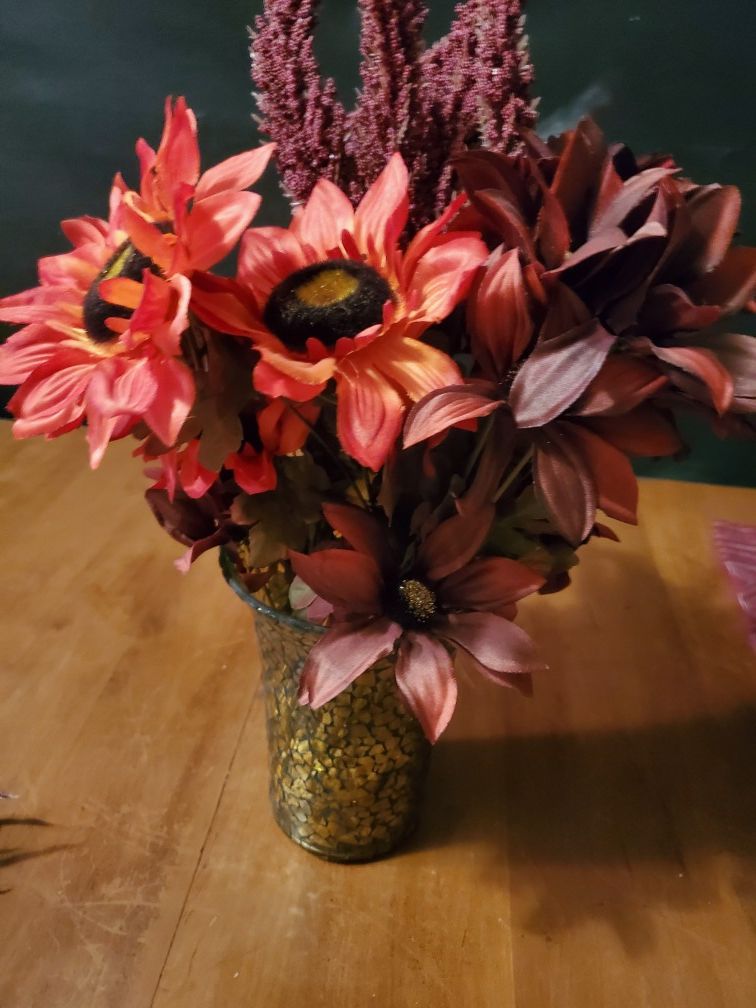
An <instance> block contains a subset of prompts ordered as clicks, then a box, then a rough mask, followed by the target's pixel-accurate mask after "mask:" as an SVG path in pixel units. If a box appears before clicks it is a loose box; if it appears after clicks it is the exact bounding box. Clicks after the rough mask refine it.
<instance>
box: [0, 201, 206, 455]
mask: <svg viewBox="0 0 756 1008" xmlns="http://www.w3.org/2000/svg"><path fill="white" fill-rule="evenodd" d="M122 195H123V191H122V187H121V185H120V184H119V182H118V181H117V182H116V184H115V185H114V186H113V189H112V191H111V214H110V220H109V221H104V220H100V219H98V218H95V217H80V218H77V219H75V220H68V221H64V222H63V225H62V227H63V231H64V233H65V234H66V236H67V237H68V238H69V240H70V241H71V243H72V244H73V246H74V249H73V251H71V252H67V253H64V254H63V255H57V256H51V257H49V258H43V259H41V260H40V261H39V280H40V284H39V286H38V287H35V288H32V289H31V290H28V291H24V292H22V293H21V294H16V295H12V296H10V297H6V298H3V299H2V300H0V320H2V321H5V322H17V323H21V324H23V325H24V328H23V329H21V330H20V331H19V332H18V333H16V334H15V335H13V336H11V337H10V338H9V339H8V340H7V341H6V342H5V344H3V346H2V347H0V383H2V384H9V385H10V384H18V383H20V385H21V387H20V388H19V389H18V391H17V392H16V394H15V395H14V396H13V398H12V399H11V401H10V404H9V408H10V410H11V412H12V413H13V414H14V415H15V417H16V422H15V424H14V435H15V436H16V437H19V438H24V437H31V436H33V435H36V434H45V435H47V436H48V437H56V436H58V435H59V434H64V433H66V432H67V431H69V430H72V429H73V428H75V427H78V426H80V425H81V424H82V422H83V421H84V420H85V419H86V420H87V422H88V431H87V437H88V440H89V446H90V461H91V464H92V466H93V467H95V466H97V465H98V464H99V462H100V460H101V458H102V456H103V453H104V451H105V448H106V446H107V444H108V442H109V441H111V440H114V439H115V438H118V437H123V436H124V435H125V434H127V433H129V431H131V430H132V429H133V427H134V426H135V424H136V423H137V422H138V421H141V420H143V421H145V422H146V423H147V424H148V426H149V427H150V428H151V429H152V430H153V431H154V433H155V434H156V435H157V436H158V437H159V438H160V440H161V441H163V442H164V443H165V444H167V445H170V444H172V443H173V442H174V441H175V439H176V437H177V435H178V432H179V430H180V428H181V425H182V424H183V422H184V420H185V419H186V416H187V414H188V412H189V409H190V407H191V404H192V402H193V399H194V381H193V378H192V375H191V372H190V371H189V369H188V368H187V367H186V366H185V365H184V364H183V363H182V362H181V361H180V360H179V359H178V357H179V355H180V338H181V334H182V332H183V331H184V329H185V328H186V326H187V308H188V304H189V297H190V284H189V281H188V280H187V279H186V278H185V277H182V276H175V277H173V278H171V279H170V280H165V279H163V278H162V277H160V276H158V275H156V273H155V272H154V264H152V263H151V262H150V261H149V260H147V259H146V258H145V257H144V256H143V255H141V254H140V253H139V252H138V251H137V250H136V249H135V248H134V246H133V245H132V244H130V243H129V241H128V237H127V235H126V233H125V231H123V229H122V227H121V221H120V210H121V206H122V202H121V200H122Z"/></svg>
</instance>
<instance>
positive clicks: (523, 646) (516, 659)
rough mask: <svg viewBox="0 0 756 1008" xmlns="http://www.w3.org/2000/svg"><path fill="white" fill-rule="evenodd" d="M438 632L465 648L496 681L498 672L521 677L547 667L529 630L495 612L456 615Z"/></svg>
mask: <svg viewBox="0 0 756 1008" xmlns="http://www.w3.org/2000/svg"><path fill="white" fill-rule="evenodd" d="M437 633H438V635H439V636H441V637H445V638H446V639H447V640H450V641H451V642H452V643H453V644H457V645H459V647H461V648H464V650H465V651H467V652H468V653H469V654H471V655H472V656H473V658H475V660H476V661H479V662H480V664H481V665H484V666H485V667H486V668H487V669H488V670H489V672H490V673H491V674H492V675H491V677H492V678H495V676H494V675H493V674H494V673H499V674H501V673H508V674H510V675H511V674H513V673H514V674H518V675H519V674H522V673H527V672H540V671H542V670H543V669H544V667H545V666H544V664H543V662H541V661H539V660H538V658H537V655H536V648H535V644H534V643H533V641H532V640H531V639H530V637H528V635H527V634H526V633H525V631H524V630H522V629H520V627H518V626H516V625H515V624H514V623H511V622H510V621H509V620H507V619H504V617H503V616H497V615H495V614H494V613H490V612H466V613H455V614H452V615H450V616H448V617H447V619H446V622H445V623H444V624H443V625H442V626H439V627H438V628H437Z"/></svg>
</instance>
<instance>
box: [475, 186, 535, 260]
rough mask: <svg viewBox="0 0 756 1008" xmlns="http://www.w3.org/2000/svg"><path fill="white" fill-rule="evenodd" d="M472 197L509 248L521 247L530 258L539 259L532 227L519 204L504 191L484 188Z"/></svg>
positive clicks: (476, 206)
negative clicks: (531, 231) (526, 220)
mask: <svg viewBox="0 0 756 1008" xmlns="http://www.w3.org/2000/svg"><path fill="white" fill-rule="evenodd" d="M470 198H471V200H472V203H473V206H474V207H475V208H476V209H477V210H478V211H479V212H480V213H481V214H482V215H483V217H484V218H485V220H486V223H487V224H489V226H490V227H492V228H493V229H494V230H495V231H496V233H497V234H498V235H499V236H500V237H501V239H502V240H503V242H504V245H505V246H506V247H507V248H517V249H520V251H521V252H522V253H523V254H524V255H525V256H526V258H527V259H529V260H536V259H537V256H536V253H535V248H534V246H533V239H532V238H531V235H530V228H529V227H528V225H527V223H526V222H525V220H524V218H523V216H522V214H521V213H520V211H519V209H518V208H517V206H515V204H514V203H512V202H511V201H510V200H508V199H507V197H506V196H505V194H504V193H503V192H501V191H498V190H494V189H483V190H479V191H477V192H476V193H474V195H472V196H471V197H470Z"/></svg>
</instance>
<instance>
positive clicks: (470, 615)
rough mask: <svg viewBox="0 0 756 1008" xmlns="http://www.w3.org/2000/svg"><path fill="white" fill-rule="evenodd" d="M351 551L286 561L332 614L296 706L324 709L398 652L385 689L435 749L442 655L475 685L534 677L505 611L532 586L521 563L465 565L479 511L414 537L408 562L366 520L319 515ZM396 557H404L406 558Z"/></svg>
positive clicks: (477, 544)
mask: <svg viewBox="0 0 756 1008" xmlns="http://www.w3.org/2000/svg"><path fill="white" fill-rule="evenodd" d="M323 512H324V514H325V517H326V519H327V521H328V522H329V524H330V525H331V527H332V528H333V529H334V530H336V531H338V532H339V533H340V534H341V535H342V536H343V538H344V540H346V542H347V543H349V545H350V546H351V547H352V548H351V549H342V548H340V547H338V546H334V547H333V548H328V549H324V550H320V551H319V552H315V553H312V554H310V555H305V554H302V553H295V552H290V557H291V562H292V566H293V568H294V570H295V572H296V573H297V575H298V576H299V577H300V578H301V579H302V580H303V581H304V582H305V583H306V584H307V585H309V586H310V588H312V589H313V590H314V591H315V592H317V594H318V595H319V596H320V597H321V598H323V599H325V600H326V601H327V602H329V603H330V604H331V605H332V606H333V607H334V616H333V623H332V626H331V628H330V629H329V630H328V631H327V633H326V634H325V636H324V637H323V638H322V639H321V640H320V641H319V642H318V643H317V644H316V645H315V647H314V648H313V649H312V651H311V653H310V655H309V657H308V659H307V661H306V663H305V666H304V668H303V670H302V677H301V682H300V702H301V703H309V704H311V705H312V706H313V707H316V708H317V707H321V706H322V705H323V704H325V703H328V701H329V700H332V699H333V698H334V697H335V696H337V694H339V693H340V692H341V691H342V690H344V689H346V687H347V686H349V684H350V683H352V682H353V681H354V680H355V679H356V678H357V676H359V675H360V674H361V673H362V672H364V671H366V670H367V669H368V668H370V667H371V665H373V664H374V663H375V662H377V661H379V660H380V659H381V658H385V657H386V656H387V655H389V654H391V652H392V651H393V650H394V649H395V648H396V647H398V654H397V661H396V681H397V685H398V687H399V690H400V692H401V694H402V696H403V697H404V699H405V701H406V703H407V705H408V707H409V708H410V710H411V711H412V712H413V714H414V715H415V716H416V717H417V719H418V720H419V721H420V723H421V724H422V726H423V730H424V731H425V733H426V735H427V736H428V738H429V739H430V740H431V741H432V742H435V741H436V739H437V738H438V737H439V735H440V734H441V733H442V732H443V730H444V729H445V728H446V725H447V724H448V722H449V719H450V718H451V715H452V712H453V710H454V706H455V703H456V699H457V685H456V680H455V677H454V671H453V665H452V657H451V653H450V652H453V651H454V650H455V649H458V648H462V650H463V651H465V652H467V654H468V655H469V656H470V658H471V659H472V661H473V662H474V664H475V665H476V666H477V668H478V669H479V671H480V672H481V673H482V674H483V675H485V676H486V677H487V678H489V679H492V680H493V681H494V682H496V683H499V684H501V685H505V686H514V687H516V688H518V689H520V690H522V691H524V692H529V690H530V686H531V684H530V674H531V673H532V672H533V671H536V670H537V669H540V668H542V665H541V663H539V662H538V660H537V659H536V657H535V655H534V646H533V643H532V641H531V640H530V638H529V637H528V636H527V634H526V633H525V632H524V631H523V630H521V629H520V628H519V627H517V626H515V625H514V623H512V622H511V621H512V619H513V618H514V616H515V613H516V607H515V603H516V602H517V600H518V599H520V598H523V597H524V596H525V595H528V594H530V593H531V592H534V591H537V590H538V589H539V588H540V587H541V586H542V585H543V583H544V579H543V578H542V577H541V576H540V575H538V574H536V573H535V572H534V571H532V570H530V569H529V568H528V567H526V566H524V565H523V564H520V563H517V562H516V561H514V560H508V559H504V558H501V557H476V554H477V553H478V552H479V550H480V549H481V547H482V545H483V542H484V540H485V538H486V536H487V534H488V529H489V526H490V517H491V516H490V514H488V512H482V511H479V510H473V509H465V510H464V511H463V512H462V513H459V514H456V515H454V516H453V517H451V518H449V519H447V520H446V521H444V522H442V523H441V524H440V525H438V526H437V527H436V528H435V529H433V530H432V531H430V532H429V534H427V535H425V536H424V537H423V538H422V539H421V541H420V543H419V546H418V548H417V550H416V553H415V554H414V557H413V559H412V561H411V562H409V563H408V562H407V560H406V556H405V553H404V551H400V550H398V549H396V547H395V546H394V545H393V544H392V543H391V541H390V534H389V529H388V528H387V526H386V525H385V524H384V523H383V522H382V521H381V520H380V519H379V518H377V517H376V516H374V515H372V514H368V513H367V512H366V511H363V510H361V509H359V508H355V507H351V506H349V505H341V504H328V505H325V506H324V507H323ZM407 555H411V554H410V553H408V554H407Z"/></svg>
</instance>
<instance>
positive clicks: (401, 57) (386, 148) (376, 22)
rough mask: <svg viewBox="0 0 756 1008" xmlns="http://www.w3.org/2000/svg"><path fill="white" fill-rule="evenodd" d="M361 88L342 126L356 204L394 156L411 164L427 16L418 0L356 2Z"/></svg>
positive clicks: (415, 133) (414, 145) (415, 140)
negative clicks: (359, 25) (351, 164)
mask: <svg viewBox="0 0 756 1008" xmlns="http://www.w3.org/2000/svg"><path fill="white" fill-rule="evenodd" d="M359 7H360V12H361V14H362V37H361V46H360V51H361V53H362V63H361V66H360V75H361V77H362V88H361V90H360V93H359V96H358V99H357V105H356V107H355V109H354V111H353V112H352V113H351V114H350V115H349V117H348V120H347V126H348V135H347V141H346V148H347V151H348V152H349V154H350V155H351V156H352V158H353V160H354V168H355V177H354V178H353V179H352V180H351V181H352V186H351V189H352V195H353V197H354V198H355V199H356V200H358V199H360V198H361V197H362V196H363V195H364V193H365V190H366V189H367V188H368V186H370V185H371V184H372V183H373V182H374V181H375V180H376V179H377V178H378V175H379V174H380V173H381V171H382V169H383V168H384V166H385V165H386V162H387V161H388V159H389V158H390V157H391V155H392V154H393V153H395V152H396V151H399V153H400V154H401V155H402V156H403V157H404V160H405V161H406V162H407V163H411V161H412V156H413V154H414V152H415V150H414V149H415V147H416V146H417V140H418V134H419V132H420V131H419V130H418V128H417V127H418V116H419V112H420V108H419V103H418V97H419V94H418V92H419V83H420V72H421V57H422V53H423V48H424V46H423V39H422V30H423V24H424V22H425V18H426V15H427V10H426V7H425V4H424V3H422V2H421V0H359Z"/></svg>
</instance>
